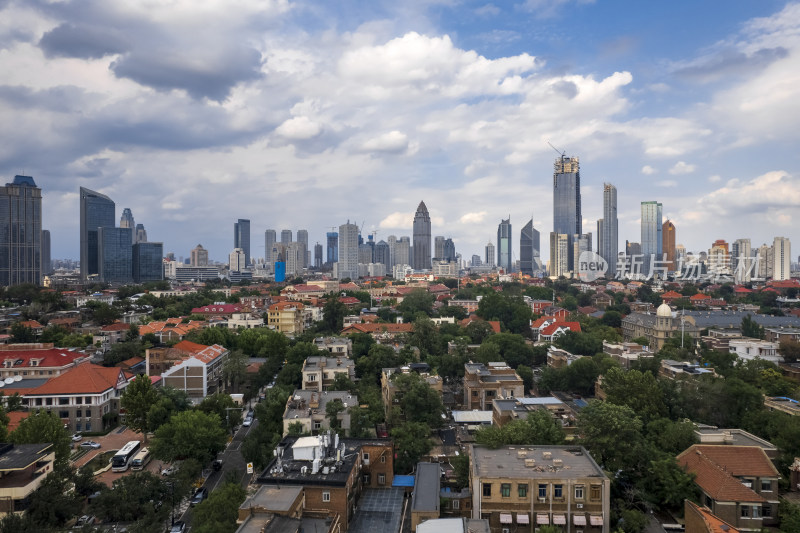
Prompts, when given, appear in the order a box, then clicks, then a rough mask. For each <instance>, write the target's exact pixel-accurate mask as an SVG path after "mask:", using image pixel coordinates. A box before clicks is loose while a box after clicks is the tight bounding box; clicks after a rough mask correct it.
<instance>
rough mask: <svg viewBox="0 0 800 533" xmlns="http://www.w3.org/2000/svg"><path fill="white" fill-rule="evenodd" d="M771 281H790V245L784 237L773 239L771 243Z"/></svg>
mask: <svg viewBox="0 0 800 533" xmlns="http://www.w3.org/2000/svg"><path fill="white" fill-rule="evenodd" d="M772 257H773V259H772V279H774V280H775V281H785V280H787V279H791V277H792V273H791V268H792V243H791V242H789V239H787V238H786V237H775V239H774V240H773V241H772Z"/></svg>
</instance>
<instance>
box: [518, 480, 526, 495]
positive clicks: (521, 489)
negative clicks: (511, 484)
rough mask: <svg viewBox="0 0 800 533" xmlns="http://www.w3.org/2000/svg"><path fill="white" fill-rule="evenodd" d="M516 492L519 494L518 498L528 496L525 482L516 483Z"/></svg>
mask: <svg viewBox="0 0 800 533" xmlns="http://www.w3.org/2000/svg"><path fill="white" fill-rule="evenodd" d="M517 493H518V494H519V497H520V498H527V497H528V484H527V483H520V484H519V485H517Z"/></svg>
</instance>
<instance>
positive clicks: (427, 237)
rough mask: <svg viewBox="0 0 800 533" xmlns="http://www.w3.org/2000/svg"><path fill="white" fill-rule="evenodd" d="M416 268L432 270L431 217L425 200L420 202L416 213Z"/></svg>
mask: <svg viewBox="0 0 800 533" xmlns="http://www.w3.org/2000/svg"><path fill="white" fill-rule="evenodd" d="M412 246H413V255H414V262H413V264H412V265H411V267H412V268H413V269H414V270H430V268H431V217H430V215H429V214H428V208H427V207H426V206H425V202H420V203H419V206H418V207H417V212H416V213H415V214H414V241H413V244H412Z"/></svg>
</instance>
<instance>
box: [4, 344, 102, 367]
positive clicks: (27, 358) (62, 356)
mask: <svg viewBox="0 0 800 533" xmlns="http://www.w3.org/2000/svg"><path fill="white" fill-rule="evenodd" d="M86 357H88V356H87V355H86V354H85V353H83V352H72V351H70V350H67V349H65V348H50V349H46V350H2V351H0V366H2V367H3V368H23V367H26V368H31V367H33V368H40V367H50V368H54V367H55V368H60V367H63V366H66V365H69V364H72V363H74V362H75V361H77V360H80V359H84V358H86ZM32 360H33V361H37V362H36V365H35V366H34V365H31V361H32ZM6 361H11V362H12V363H13V364H12V365H11V366H10V367H7V366H6V365H7V364H9V363H6ZM18 361H19V363H17V362H18Z"/></svg>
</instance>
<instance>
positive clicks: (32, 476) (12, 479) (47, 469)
mask: <svg viewBox="0 0 800 533" xmlns="http://www.w3.org/2000/svg"><path fill="white" fill-rule="evenodd" d="M55 460H56V452H55V450H54V449H53V445H52V444H50V443H46V444H8V443H2V444H0V515H8V514H11V513H19V514H21V513H22V512H24V511H25V510H26V509H27V508H28V505H29V504H30V496H31V494H32V493H33V491H35V490H36V489H38V488H39V486H40V485H41V484H42V482H43V481H44V480H45V479H46V478H47V476H49V475H50V474H51V473H52V472H53V463H55Z"/></svg>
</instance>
